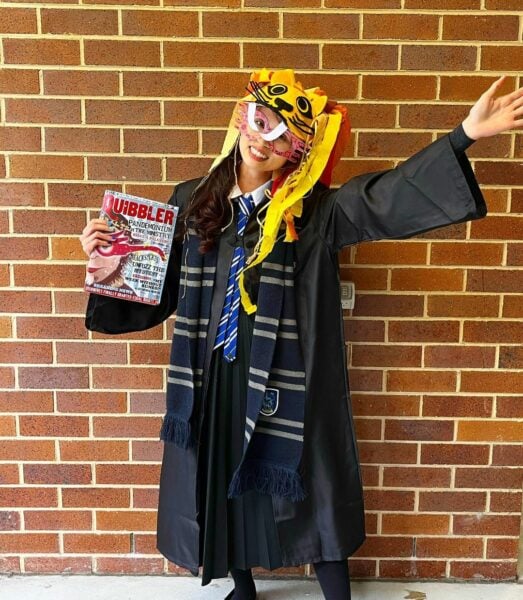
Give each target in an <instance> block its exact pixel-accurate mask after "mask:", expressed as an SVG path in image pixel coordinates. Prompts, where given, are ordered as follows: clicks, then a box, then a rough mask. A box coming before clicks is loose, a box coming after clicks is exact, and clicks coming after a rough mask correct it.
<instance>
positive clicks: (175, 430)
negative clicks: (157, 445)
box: [160, 414, 191, 450]
mask: <svg viewBox="0 0 523 600" xmlns="http://www.w3.org/2000/svg"><path fill="white" fill-rule="evenodd" d="M190 438H191V426H190V424H189V423H188V422H187V421H184V420H182V419H180V418H179V417H178V416H177V415H171V414H166V415H165V416H164V418H163V423H162V428H161V429H160V439H161V440H163V441H164V442H173V443H174V444H175V445H176V446H178V447H179V448H183V449H184V450H186V449H187V448H188V447H189V442H190Z"/></svg>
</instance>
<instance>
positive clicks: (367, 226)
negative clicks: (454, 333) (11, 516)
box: [81, 69, 523, 600]
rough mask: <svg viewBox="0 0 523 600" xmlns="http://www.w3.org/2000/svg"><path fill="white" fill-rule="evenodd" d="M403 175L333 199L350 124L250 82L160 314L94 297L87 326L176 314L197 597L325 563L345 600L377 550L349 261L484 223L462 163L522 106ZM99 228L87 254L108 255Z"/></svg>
mask: <svg viewBox="0 0 523 600" xmlns="http://www.w3.org/2000/svg"><path fill="white" fill-rule="evenodd" d="M502 81H503V78H501V79H499V80H498V81H497V82H495V83H494V84H493V85H492V86H491V87H490V88H489V89H488V90H487V91H486V92H485V93H484V94H483V95H482V96H481V98H480V99H479V100H478V102H477V103H476V104H475V105H474V107H473V108H472V109H471V111H470V114H469V115H468V116H467V118H466V119H465V121H464V122H463V124H462V125H460V126H459V127H457V128H456V129H455V130H454V131H453V132H451V133H450V134H449V135H446V136H443V137H442V138H440V139H439V140H437V141H436V142H434V143H432V144H431V145H430V146H428V147H427V148H425V149H423V150H421V151H420V152H418V153H417V154H416V155H414V156H413V157H411V158H410V159H409V160H407V161H406V162H404V163H403V164H402V165H400V166H398V167H397V168H395V169H391V170H387V171H383V172H379V173H369V174H366V175H361V176H358V177H355V178H353V179H351V180H350V181H348V182H347V183H346V184H344V185H343V186H342V187H341V188H339V189H338V190H334V189H332V190H331V189H329V188H328V185H329V183H330V175H331V172H332V168H333V167H334V165H335V163H336V162H337V160H338V159H339V157H340V156H341V153H342V150H343V146H344V145H345V143H346V141H347V138H348V135H349V123H348V119H347V116H346V112H345V110H344V109H343V107H341V106H339V105H337V104H336V103H334V102H331V101H329V100H328V99H327V96H326V95H325V93H324V92H322V91H321V90H319V89H309V90H305V89H303V87H302V86H301V84H300V83H299V82H296V81H295V79H294V74H293V72H292V71H290V70H285V71H275V72H272V71H268V70H265V69H264V70H262V71H260V72H257V73H254V74H253V75H252V76H251V80H250V82H249V87H248V92H249V93H248V95H247V96H246V97H245V98H244V99H242V100H240V101H239V102H238V103H237V106H236V108H235V111H234V114H233V118H232V119H231V124H230V127H229V130H228V133H227V136H226V140H225V143H224V147H223V150H222V153H221V155H220V156H219V157H218V158H217V159H216V161H215V162H214V164H213V166H212V167H211V170H210V172H209V174H208V175H207V176H206V177H204V178H203V179H196V180H192V181H188V182H185V183H182V184H180V185H178V186H177V187H176V188H175V190H174V193H173V195H172V197H171V199H170V200H169V202H170V203H171V204H174V205H178V206H180V207H181V209H182V213H181V217H180V219H179V221H178V224H177V231H178V237H177V242H176V243H175V245H174V247H173V251H172V253H171V257H170V261H169V270H168V277H167V280H166V285H165V289H164V294H163V297H162V302H161V304H160V305H159V306H157V307H148V306H143V305H136V304H133V303H131V302H125V301H118V300H114V299H112V298H107V297H103V296H95V295H91V297H90V299H89V304H88V308H87V317H86V326H87V327H88V328H89V329H91V330H94V331H100V332H104V333H122V332H128V331H138V330H142V329H146V328H148V327H152V326H154V325H156V324H158V323H160V322H162V321H163V320H164V319H166V318H167V317H168V316H169V315H171V314H172V313H173V312H174V311H175V310H177V317H176V325H175V331H174V335H173V344H172V348H171V360H170V365H169V371H168V391H167V412H166V415H165V417H164V420H163V424H162V430H161V439H163V440H164V441H165V444H164V455H163V463H162V471H161V481H160V497H159V507H158V530H157V540H158V544H157V547H158V549H159V550H160V552H161V553H162V554H163V555H164V556H166V557H167V558H168V559H169V560H171V561H172V562H174V563H176V564H177V565H180V566H183V567H186V568H188V569H189V570H190V571H191V572H192V573H193V574H195V575H196V574H198V569H199V567H200V566H202V567H203V571H202V585H206V584H207V583H209V581H210V580H211V579H212V578H217V577H225V576H227V574H228V571H230V572H231V574H232V576H233V579H234V589H233V590H232V591H231V593H230V594H229V595H228V596H227V598H234V600H243V599H249V600H250V599H252V598H255V596H256V591H255V585H254V582H253V579H252V575H251V568H252V567H255V566H262V567H264V568H266V569H274V568H277V567H281V566H291V565H301V564H307V563H313V564H314V567H315V571H316V573H317V576H318V579H319V582H320V586H321V588H322V591H323V593H324V595H325V598H327V599H328V600H347V598H350V581H349V572H348V565H347V557H348V556H350V555H351V554H353V553H354V552H355V551H356V550H357V548H358V547H359V546H360V545H361V544H362V543H363V541H364V539H365V531H364V509H363V496H362V487H361V475H360V468H359V463H358V455H357V447H356V438H355V435H354V427H353V420H352V413H351V407H350V400H349V391H348V382H347V374H346V357H345V350H344V339H343V325H342V315H341V309H340V292H339V273H338V262H337V252H338V250H339V249H340V248H342V247H343V246H345V245H348V244H353V243H357V242H360V241H365V240H376V239H384V238H405V237H410V236H413V235H416V234H418V233H421V232H423V231H427V230H429V229H433V228H436V227H442V226H445V225H449V224H452V223H459V222H463V221H466V220H471V219H477V218H481V217H483V216H484V215H485V214H486V206H485V202H484V199H483V197H482V194H481V192H480V190H479V187H478V185H477V182H476V180H475V177H474V174H473V172H472V170H471V167H470V164H469V162H468V159H467V157H466V155H465V154H464V150H465V149H466V148H467V147H468V146H469V145H470V144H471V143H472V142H473V141H474V140H475V139H478V138H480V137H486V136H490V135H494V134H496V133H499V132H501V131H504V130H507V129H509V128H511V127H520V126H521V125H522V124H523V119H522V115H523V89H520V90H518V91H517V92H514V93H512V94H509V95H507V96H503V97H501V98H499V99H495V98H494V96H495V93H496V90H497V89H498V88H499V86H500V85H501V83H502ZM106 231H107V228H106V227H105V224H104V223H103V221H101V220H99V219H93V220H92V221H91V222H90V223H89V224H88V225H87V227H86V228H85V229H84V231H83V233H82V236H81V240H82V245H83V248H84V250H85V252H86V254H88V255H89V254H90V253H91V251H93V249H94V248H96V247H97V246H103V245H107V244H109V243H110V241H109V234H108V233H106Z"/></svg>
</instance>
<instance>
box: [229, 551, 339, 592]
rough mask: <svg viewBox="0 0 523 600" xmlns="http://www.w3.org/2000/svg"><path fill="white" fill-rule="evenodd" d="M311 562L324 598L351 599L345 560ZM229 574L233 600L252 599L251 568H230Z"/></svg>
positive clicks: (253, 589)
mask: <svg viewBox="0 0 523 600" xmlns="http://www.w3.org/2000/svg"><path fill="white" fill-rule="evenodd" d="M313 564H314V570H315V571H316V576H317V578H318V582H319V584H320V587H321V591H322V592H323V595H324V596H325V600H351V596H350V578H349V563H348V562H347V560H333V561H330V560H329V561H327V560H326V561H321V562H317V563H313ZM231 575H232V578H233V580H234V596H233V600H254V599H255V598H256V587H255V585H254V580H253V578H252V571H251V569H246V570H243V569H231Z"/></svg>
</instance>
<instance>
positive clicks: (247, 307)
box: [238, 273, 258, 315]
mask: <svg viewBox="0 0 523 600" xmlns="http://www.w3.org/2000/svg"><path fill="white" fill-rule="evenodd" d="M238 287H239V288H240V298H241V301H242V306H243V310H244V311H245V312H246V313H247V314H248V315H252V313H255V312H256V309H257V308H258V307H257V306H256V304H253V303H252V302H251V299H250V298H249V294H248V293H247V290H246V289H245V286H244V285H243V273H240V277H239V279H238Z"/></svg>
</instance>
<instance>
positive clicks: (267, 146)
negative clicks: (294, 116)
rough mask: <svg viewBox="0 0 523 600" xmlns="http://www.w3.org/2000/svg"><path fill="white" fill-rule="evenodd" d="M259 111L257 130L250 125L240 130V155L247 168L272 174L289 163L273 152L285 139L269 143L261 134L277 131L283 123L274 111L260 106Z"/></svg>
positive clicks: (256, 120)
mask: <svg viewBox="0 0 523 600" xmlns="http://www.w3.org/2000/svg"><path fill="white" fill-rule="evenodd" d="M257 111H259V112H258V113H257V115H256V118H255V123H256V127H257V130H255V129H253V128H252V127H251V126H250V125H249V124H248V123H246V124H244V125H243V126H242V127H241V128H240V154H241V157H242V160H243V163H244V165H246V166H247V167H249V168H251V169H255V170H257V171H263V172H266V171H267V172H270V173H272V172H273V171H277V170H278V169H281V168H282V167H283V166H284V165H285V164H286V163H287V158H286V157H285V156H280V155H278V154H276V153H275V152H273V150H272V148H274V147H277V145H279V144H280V145H281V143H282V140H283V137H282V138H281V140H274V141H273V142H267V141H266V140H264V139H263V138H262V137H261V135H260V132H261V131H263V130H267V129H270V130H272V129H275V128H276V127H277V126H278V125H279V124H280V123H281V119H280V117H279V116H278V115H277V114H276V113H275V112H274V111H272V110H270V109H269V108H266V107H264V106H261V107H260V106H259V107H258V108H257Z"/></svg>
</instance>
